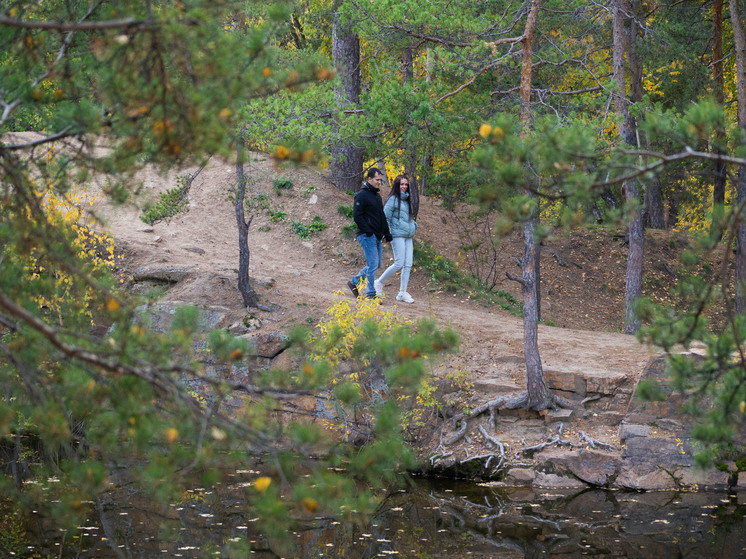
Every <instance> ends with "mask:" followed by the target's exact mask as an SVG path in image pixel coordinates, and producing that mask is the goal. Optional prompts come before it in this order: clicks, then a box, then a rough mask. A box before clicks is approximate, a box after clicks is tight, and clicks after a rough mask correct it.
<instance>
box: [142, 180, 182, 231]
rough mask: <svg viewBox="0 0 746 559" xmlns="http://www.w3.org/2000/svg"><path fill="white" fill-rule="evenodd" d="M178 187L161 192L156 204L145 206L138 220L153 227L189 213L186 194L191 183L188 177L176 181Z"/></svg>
mask: <svg viewBox="0 0 746 559" xmlns="http://www.w3.org/2000/svg"><path fill="white" fill-rule="evenodd" d="M177 183H178V186H177V187H176V188H170V189H168V190H166V192H161V195H160V198H159V199H158V202H156V203H155V204H153V205H146V206H145V213H144V214H143V215H141V216H140V219H141V220H142V221H144V222H145V223H147V224H148V225H153V224H154V223H157V222H159V221H162V220H164V219H168V218H171V217H173V216H175V215H176V214H178V213H181V212H186V211H189V204H188V200H187V194H188V193H189V187H190V186H191V182H190V181H189V177H188V176H183V177H179V178H178V179H177Z"/></svg>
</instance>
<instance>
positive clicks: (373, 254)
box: [347, 167, 391, 299]
mask: <svg viewBox="0 0 746 559" xmlns="http://www.w3.org/2000/svg"><path fill="white" fill-rule="evenodd" d="M382 183H383V174H382V173H381V171H379V170H378V169H376V168H375V167H373V168H371V169H369V170H368V173H367V180H366V181H365V182H364V183H363V186H362V188H361V189H360V190H359V191H358V193H357V194H355V200H354V202H353V206H352V218H353V219H354V220H355V225H357V241H358V242H359V243H360V246H361V247H363V255H365V262H366V266H365V267H364V268H363V269H362V270H360V272H358V274H357V275H356V276H354V277H353V278H352V279H351V280H350V281H348V282H347V287H349V288H350V291H352V294H353V295H354V296H355V297H359V296H360V292H359V291H358V284H360V282H361V281H362V279H363V278H364V277H365V278H367V279H368V286H367V289H366V292H365V296H366V297H367V298H368V299H375V298H376V288H375V283H374V282H375V277H376V271H377V270H378V268H380V266H381V259H382V258H383V245H382V244H381V239H383V240H384V241H386V242H387V243H390V242H391V232H390V231H389V224H388V223H387V222H386V215H385V214H384V213H383V201H382V200H381V195H380V190H381V184H382Z"/></svg>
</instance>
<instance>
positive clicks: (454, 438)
mask: <svg viewBox="0 0 746 559" xmlns="http://www.w3.org/2000/svg"><path fill="white" fill-rule="evenodd" d="M468 425H469V424H468V422H467V421H465V420H464V421H463V422H462V423H461V428H460V429H459V430H458V433H456V434H455V435H453V436H451V437H449V438H447V439H446V440H445V441H444V442H443V444H444V445H446V446H448V445H452V444H453V443H455V442H456V441H457V440H459V439H460V438H461V437H463V436H464V434H465V433H466V428H467V427H468Z"/></svg>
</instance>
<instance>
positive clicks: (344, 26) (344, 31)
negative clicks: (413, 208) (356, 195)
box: [329, 0, 363, 192]
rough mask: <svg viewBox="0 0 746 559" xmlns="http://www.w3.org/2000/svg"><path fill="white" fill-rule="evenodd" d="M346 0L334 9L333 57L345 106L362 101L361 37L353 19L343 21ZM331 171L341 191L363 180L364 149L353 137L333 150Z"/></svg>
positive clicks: (337, 91) (338, 95)
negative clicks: (353, 23) (353, 26)
mask: <svg viewBox="0 0 746 559" xmlns="http://www.w3.org/2000/svg"><path fill="white" fill-rule="evenodd" d="M343 1H344V0H334V2H333V5H332V9H333V11H334V16H333V17H334V19H333V21H332V59H333V60H334V67H335V68H336V71H337V76H338V77H339V85H338V86H337V87H336V88H335V90H334V93H335V96H336V99H337V104H338V106H339V107H340V108H341V109H348V108H351V107H355V106H357V105H358V104H359V103H360V39H359V38H358V36H357V35H355V33H354V32H353V30H352V22H349V21H346V22H342V20H341V19H340V13H339V12H340V8H341V6H342V4H343ZM330 155H331V157H330V161H329V171H330V175H331V180H332V182H333V183H334V184H335V185H336V187H337V188H338V189H340V190H350V191H352V192H355V191H357V189H358V188H360V185H361V184H362V182H363V149H362V148H361V147H360V146H358V145H356V144H355V141H354V140H352V139H344V138H342V139H340V140H339V141H338V143H337V144H335V145H334V146H333V147H332V149H331V154H330Z"/></svg>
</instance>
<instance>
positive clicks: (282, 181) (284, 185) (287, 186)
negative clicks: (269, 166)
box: [272, 177, 293, 196]
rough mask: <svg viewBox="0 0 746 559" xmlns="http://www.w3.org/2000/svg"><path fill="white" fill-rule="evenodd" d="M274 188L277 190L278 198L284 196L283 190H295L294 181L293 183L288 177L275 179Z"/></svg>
mask: <svg viewBox="0 0 746 559" xmlns="http://www.w3.org/2000/svg"><path fill="white" fill-rule="evenodd" d="M272 188H274V189H275V193H276V194H277V195H278V196H282V191H283V190H291V189H292V188H293V181H291V180H290V179H289V178H288V177H280V178H277V179H275V182H274V184H273V185H272Z"/></svg>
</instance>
